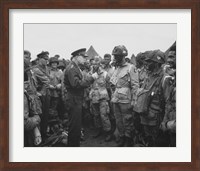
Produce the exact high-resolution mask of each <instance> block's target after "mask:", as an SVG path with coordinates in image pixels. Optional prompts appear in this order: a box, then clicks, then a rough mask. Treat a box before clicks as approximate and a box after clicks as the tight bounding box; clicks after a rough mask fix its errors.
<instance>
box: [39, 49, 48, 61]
mask: <svg viewBox="0 0 200 171" xmlns="http://www.w3.org/2000/svg"><path fill="white" fill-rule="evenodd" d="M37 57H38V58H44V59H49V52H48V51H42V52H41V53H39V54H38V55H37Z"/></svg>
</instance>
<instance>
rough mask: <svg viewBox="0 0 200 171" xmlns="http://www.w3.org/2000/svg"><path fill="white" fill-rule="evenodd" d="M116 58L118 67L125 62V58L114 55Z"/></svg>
mask: <svg viewBox="0 0 200 171" xmlns="http://www.w3.org/2000/svg"><path fill="white" fill-rule="evenodd" d="M114 58H115V61H116V64H117V65H119V64H121V63H122V61H123V56H120V55H114Z"/></svg>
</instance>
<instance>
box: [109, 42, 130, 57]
mask: <svg viewBox="0 0 200 171" xmlns="http://www.w3.org/2000/svg"><path fill="white" fill-rule="evenodd" d="M112 55H118V56H127V55H128V50H127V49H126V47H125V46H124V45H119V46H115V47H114V49H113V51H112Z"/></svg>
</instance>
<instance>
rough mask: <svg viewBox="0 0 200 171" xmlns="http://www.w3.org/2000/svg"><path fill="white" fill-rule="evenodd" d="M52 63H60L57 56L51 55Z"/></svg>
mask: <svg viewBox="0 0 200 171" xmlns="http://www.w3.org/2000/svg"><path fill="white" fill-rule="evenodd" d="M52 63H57V64H59V61H58V58H57V57H51V58H50V59H49V64H50V65H51V64H52Z"/></svg>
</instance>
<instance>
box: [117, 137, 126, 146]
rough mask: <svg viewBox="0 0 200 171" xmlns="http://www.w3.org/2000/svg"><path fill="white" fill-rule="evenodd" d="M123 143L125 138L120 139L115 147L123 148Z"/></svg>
mask: <svg viewBox="0 0 200 171" xmlns="http://www.w3.org/2000/svg"><path fill="white" fill-rule="evenodd" d="M124 143H125V137H120V140H119V143H118V144H117V147H124Z"/></svg>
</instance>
